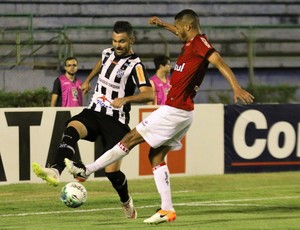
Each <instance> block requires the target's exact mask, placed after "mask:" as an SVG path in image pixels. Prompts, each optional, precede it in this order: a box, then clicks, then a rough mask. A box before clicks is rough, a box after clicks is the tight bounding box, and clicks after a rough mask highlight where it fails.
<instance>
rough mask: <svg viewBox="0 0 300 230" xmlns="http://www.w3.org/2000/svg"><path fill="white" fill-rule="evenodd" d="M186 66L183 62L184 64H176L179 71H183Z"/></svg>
mask: <svg viewBox="0 0 300 230" xmlns="http://www.w3.org/2000/svg"><path fill="white" fill-rule="evenodd" d="M184 66H185V63H183V64H182V65H177V64H176V65H175V67H174V70H175V71H178V72H182V70H183V68H184Z"/></svg>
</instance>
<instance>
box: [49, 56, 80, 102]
mask: <svg viewBox="0 0 300 230" xmlns="http://www.w3.org/2000/svg"><path fill="white" fill-rule="evenodd" d="M65 71H66V72H65V74H62V75H61V76H59V77H58V78H56V79H55V81H54V84H53V90H52V96H51V102H50V106H51V107H75V106H82V105H83V99H82V97H83V96H82V95H83V93H82V90H81V84H82V82H81V80H80V79H78V78H76V76H75V75H76V73H77V71H78V61H77V59H76V58H75V57H68V58H67V59H66V60H65Z"/></svg>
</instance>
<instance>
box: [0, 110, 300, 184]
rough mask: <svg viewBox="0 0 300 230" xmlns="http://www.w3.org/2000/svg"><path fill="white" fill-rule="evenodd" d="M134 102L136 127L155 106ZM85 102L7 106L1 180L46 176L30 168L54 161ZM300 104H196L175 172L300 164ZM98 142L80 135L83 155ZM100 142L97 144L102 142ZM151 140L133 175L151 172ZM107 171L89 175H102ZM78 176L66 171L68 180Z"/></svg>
mask: <svg viewBox="0 0 300 230" xmlns="http://www.w3.org/2000/svg"><path fill="white" fill-rule="evenodd" d="M155 109H156V107H153V106H132V112H131V121H130V126H131V127H134V126H136V125H137V124H138V123H139V122H140V121H141V119H143V118H144V117H145V116H147V115H148V114H149V113H151V112H152V111H153V110H155ZM81 110H82V108H9V109H8V108H6V109H4V108H3V109H0V129H1V139H0V185H1V184H7V183H20V182H25V183H27V182H41V180H40V179H39V178H37V177H36V176H35V175H33V173H32V171H31V164H32V162H38V163H40V164H41V165H47V164H48V163H51V159H52V158H53V157H52V156H53V154H54V150H55V149H56V147H57V145H58V143H59V141H60V138H61V135H62V132H63V129H64V124H65V121H66V120H67V119H69V118H70V117H71V116H73V115H75V114H77V113H79V112H80V111H81ZM299 130H300V104H289V105H279V104H277V105H276V104H274V105H251V106H239V105H234V106H224V105H222V104H200V105H196V106H195V119H194V122H193V125H192V127H191V128H190V130H189V132H188V133H187V135H186V136H185V138H184V139H183V141H182V143H183V148H182V149H181V150H180V151H174V152H171V153H170V154H169V158H168V159H167V162H168V165H169V167H170V171H171V173H172V174H174V175H177V176H185V175H189V176H190V175H207V174H224V173H239V172H262V171H286V170H299V169H300V168H299V166H300V146H299V145H300V135H299V132H300V131H299ZM98 144H99V142H98V141H97V143H96V144H95V143H90V142H87V141H83V140H80V141H79V143H78V149H76V157H80V158H81V159H82V161H83V162H84V163H90V162H92V161H93V160H94V159H95V158H97V156H98V153H99V152H101V148H99V145H98ZM95 146H97V147H96V148H95ZM148 149H149V146H148V145H147V144H141V145H139V146H138V147H136V148H134V149H133V150H132V151H131V153H130V154H129V155H128V156H127V157H125V158H124V159H123V164H122V170H123V171H124V172H125V173H126V174H127V177H128V179H138V178H144V177H148V176H151V175H152V172H151V167H150V164H149V163H148V159H147V156H148V153H147V152H148ZM102 177H103V172H101V171H100V172H98V173H97V174H95V175H92V176H91V178H90V179H92V180H94V179H97V180H98V179H101V178H102ZM70 180H73V178H72V177H71V176H70V175H69V174H68V172H67V171H66V170H65V171H64V172H63V174H62V181H70Z"/></svg>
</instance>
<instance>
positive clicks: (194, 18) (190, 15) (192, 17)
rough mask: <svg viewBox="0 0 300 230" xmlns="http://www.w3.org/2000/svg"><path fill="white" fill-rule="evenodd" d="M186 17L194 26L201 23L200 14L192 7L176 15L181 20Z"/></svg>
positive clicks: (176, 18)
mask: <svg viewBox="0 0 300 230" xmlns="http://www.w3.org/2000/svg"><path fill="white" fill-rule="evenodd" d="M184 19H185V20H188V21H190V22H191V24H192V26H193V27H197V26H198V25H200V22H199V15H198V14H197V13H196V12H195V11H193V10H191V9H185V10H182V11H180V12H179V13H178V14H176V16H175V20H179V21H181V20H184Z"/></svg>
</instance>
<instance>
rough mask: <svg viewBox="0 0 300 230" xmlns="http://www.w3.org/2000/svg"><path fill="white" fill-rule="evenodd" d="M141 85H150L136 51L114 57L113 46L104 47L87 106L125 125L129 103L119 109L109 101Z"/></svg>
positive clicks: (132, 91) (129, 92)
mask: <svg viewBox="0 0 300 230" xmlns="http://www.w3.org/2000/svg"><path fill="white" fill-rule="evenodd" d="M141 86H150V87H151V84H150V82H149V80H148V74H147V72H146V69H145V67H144V65H143V64H142V62H141V60H140V58H139V57H138V56H137V55H136V54H132V55H129V56H126V57H118V56H115V53H114V49H113V48H108V49H105V50H103V52H102V66H101V69H100V73H99V77H98V81H97V84H96V86H95V90H94V95H93V97H92V99H91V102H90V104H89V106H88V108H89V109H92V110H94V111H97V112H102V113H105V114H107V115H109V116H112V117H114V118H115V119H117V120H119V121H120V122H121V123H123V124H128V123H129V111H130V109H131V108H130V104H126V105H124V106H122V107H121V108H119V109H118V108H113V107H112V106H111V105H110V104H111V102H112V101H113V99H114V98H121V97H126V96H131V95H133V94H134V93H135V89H136V87H138V88H139V87H141Z"/></svg>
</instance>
